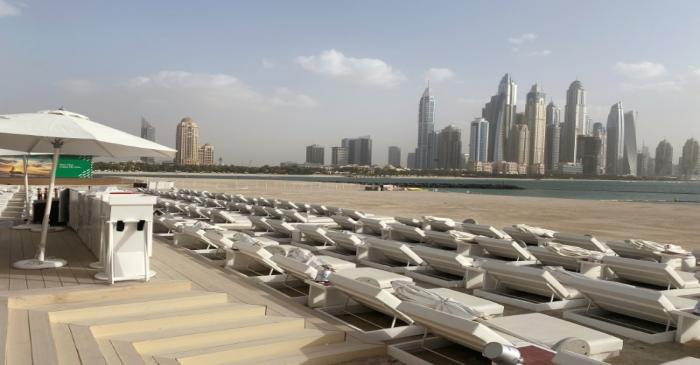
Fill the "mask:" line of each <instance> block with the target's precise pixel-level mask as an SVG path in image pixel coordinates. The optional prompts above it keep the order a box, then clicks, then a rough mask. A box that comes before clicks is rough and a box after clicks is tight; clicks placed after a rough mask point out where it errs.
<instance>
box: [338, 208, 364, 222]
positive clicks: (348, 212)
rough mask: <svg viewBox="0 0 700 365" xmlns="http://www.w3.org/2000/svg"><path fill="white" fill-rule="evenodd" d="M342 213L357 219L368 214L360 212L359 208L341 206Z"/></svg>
mask: <svg viewBox="0 0 700 365" xmlns="http://www.w3.org/2000/svg"><path fill="white" fill-rule="evenodd" d="M340 214H341V215H344V216H346V217H350V218H352V219H354V220H356V221H357V220H360V218H364V217H366V216H367V214H365V213H363V212H360V211H359V210H354V209H345V208H340Z"/></svg>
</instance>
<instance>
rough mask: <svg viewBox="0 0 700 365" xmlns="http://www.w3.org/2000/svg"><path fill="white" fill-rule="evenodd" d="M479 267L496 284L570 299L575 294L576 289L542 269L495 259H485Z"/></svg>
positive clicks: (545, 295)
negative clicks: (565, 284)
mask: <svg viewBox="0 0 700 365" xmlns="http://www.w3.org/2000/svg"><path fill="white" fill-rule="evenodd" d="M481 268H482V269H483V270H484V271H485V273H486V275H489V276H490V277H491V278H493V279H495V280H496V281H497V282H498V286H504V287H506V288H510V289H514V290H519V291H522V292H525V293H532V294H537V295H541V296H543V297H551V296H554V297H555V298H559V299H570V298H573V297H574V296H575V295H576V294H577V293H576V291H571V290H568V289H567V288H566V287H565V286H564V285H562V284H561V283H560V282H559V280H557V279H556V278H555V277H554V276H553V275H552V274H551V273H549V272H547V271H545V270H543V269H539V268H534V267H524V266H515V265H509V264H506V263H501V262H496V261H486V262H484V263H483V264H482V265H481Z"/></svg>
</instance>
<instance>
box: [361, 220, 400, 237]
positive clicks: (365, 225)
mask: <svg viewBox="0 0 700 365" xmlns="http://www.w3.org/2000/svg"><path fill="white" fill-rule="evenodd" d="M359 222H360V223H361V224H362V233H364V234H371V235H374V236H379V237H382V235H383V234H384V230H385V229H387V228H388V227H389V223H395V222H396V220H395V219H394V217H365V218H360V220H359Z"/></svg>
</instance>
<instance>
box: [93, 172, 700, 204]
mask: <svg viewBox="0 0 700 365" xmlns="http://www.w3.org/2000/svg"><path fill="white" fill-rule="evenodd" d="M96 175H103V176H106V175H117V176H125V175H129V176H134V175H135V176H139V177H161V178H168V177H170V178H174V177H177V178H207V179H240V180H252V179H256V180H289V181H313V182H339V183H364V184H411V183H423V184H426V183H428V184H430V183H436V184H441V185H442V184H495V185H513V186H518V187H521V188H522V189H521V190H510V189H461V188H454V189H452V188H440V189H436V191H437V192H446V191H449V192H460V193H465V194H466V193H469V194H488V195H507V196H533V197H549V198H566V199H591V200H618V201H637V202H679V203H700V181H619V180H564V179H561V180H559V179H542V180H534V179H497V178H417V177H413V178H412V177H345V176H326V175H247V174H185V173H137V174H122V173H98V174H96Z"/></svg>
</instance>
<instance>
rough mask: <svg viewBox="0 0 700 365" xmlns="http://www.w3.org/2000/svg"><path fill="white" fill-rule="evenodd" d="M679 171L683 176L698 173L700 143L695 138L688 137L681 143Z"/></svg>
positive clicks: (699, 166) (699, 172) (699, 171)
mask: <svg viewBox="0 0 700 365" xmlns="http://www.w3.org/2000/svg"><path fill="white" fill-rule="evenodd" d="M680 173H681V176H683V177H685V178H690V177H692V176H694V175H700V145H698V141H697V140H695V138H690V139H688V140H687V141H685V144H684V145H683V155H682V156H681V165H680Z"/></svg>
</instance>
